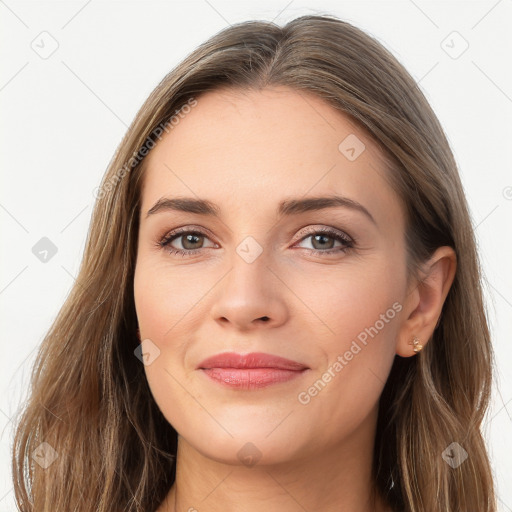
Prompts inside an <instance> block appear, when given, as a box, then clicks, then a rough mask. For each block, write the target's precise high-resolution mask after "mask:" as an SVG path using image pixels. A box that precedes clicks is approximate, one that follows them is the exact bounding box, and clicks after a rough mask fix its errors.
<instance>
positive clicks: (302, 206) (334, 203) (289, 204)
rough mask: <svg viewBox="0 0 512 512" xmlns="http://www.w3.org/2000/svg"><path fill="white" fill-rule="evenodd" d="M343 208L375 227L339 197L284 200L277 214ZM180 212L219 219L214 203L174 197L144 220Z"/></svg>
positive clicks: (162, 201)
mask: <svg viewBox="0 0 512 512" xmlns="http://www.w3.org/2000/svg"><path fill="white" fill-rule="evenodd" d="M335 207H344V208H350V209H352V210H355V211H358V212H361V213H363V214H364V215H365V216H366V217H368V219H370V220H371V221H372V222H373V224H375V225H377V222H375V219H374V218H373V216H372V214H371V213H370V212H369V211H368V210H367V209H366V208H365V207H364V206H363V205H362V204H360V203H358V202H357V201H354V200H353V199H350V198H348V197H343V196H339V195H333V196H327V197H309V198H307V199H286V200H284V201H281V202H280V203H279V206H278V208H277V213H278V214H279V216H282V215H286V216H289V215H298V214H301V213H305V212H311V211H318V210H323V209H326V208H335ZM170 210H171V211H180V212H187V213H195V214H198V215H207V216H212V217H220V212H221V210H220V208H219V206H218V205H216V204H215V203H212V202H211V201H208V200H206V199H195V198H192V197H176V198H174V199H169V198H167V197H162V198H160V199H159V200H158V201H157V202H156V203H155V204H154V205H153V206H152V207H151V208H150V209H149V211H148V213H147V215H146V218H147V217H149V216H150V215H154V214H155V213H158V212H164V211H170Z"/></svg>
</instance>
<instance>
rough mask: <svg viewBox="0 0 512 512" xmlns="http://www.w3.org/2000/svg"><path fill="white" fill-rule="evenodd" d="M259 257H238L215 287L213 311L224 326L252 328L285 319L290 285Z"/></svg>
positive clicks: (243, 328) (217, 320)
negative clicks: (252, 258)
mask: <svg viewBox="0 0 512 512" xmlns="http://www.w3.org/2000/svg"><path fill="white" fill-rule="evenodd" d="M260 258H261V259H260ZM260 258H258V259H257V260H256V261H253V262H252V263H247V262H246V261H244V260H243V259H241V258H238V260H237V258H235V259H234V260H235V261H234V262H233V266H232V268H231V269H230V270H229V271H228V273H227V275H225V277H224V278H223V279H222V280H221V282H220V283H219V284H218V286H217V287H216V294H215V296H214V304H213V306H212V310H211V314H212V316H213V318H214V320H215V321H216V322H218V323H220V324H221V326H223V327H226V326H228V325H231V326H232V327H234V328H236V329H237V330H238V331H250V330H254V329H258V328H259V329H261V328H262V327H265V328H271V327H277V326H279V325H281V324H283V323H284V322H286V320H287V318H288V309H287V306H286V302H285V295H286V290H287V288H286V286H285V285H284V284H283V282H282V281H281V280H280V279H279V278H278V276H277V275H276V272H275V271H274V270H273V269H271V268H270V267H269V266H268V265H267V261H266V260H264V258H262V257H260Z"/></svg>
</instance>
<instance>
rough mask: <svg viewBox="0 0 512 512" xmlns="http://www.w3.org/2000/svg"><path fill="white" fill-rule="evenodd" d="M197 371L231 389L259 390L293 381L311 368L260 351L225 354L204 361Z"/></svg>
mask: <svg viewBox="0 0 512 512" xmlns="http://www.w3.org/2000/svg"><path fill="white" fill-rule="evenodd" d="M197 369H198V370H201V371H202V372H203V373H204V374H205V375H207V376H208V377H209V378H210V379H212V380H214V381H216V382H218V383H220V384H223V385H226V386H229V387H232V388H237V389H259V388H263V387H266V386H269V385H271V384H277V383H280V382H286V381H289V380H291V379H294V378H295V377H298V376H300V375H303V374H304V373H305V372H306V371H307V370H308V369H309V368H308V367H307V366H306V365H304V364H302V363H299V362H297V361H292V360H291V359H285V358H283V357H279V356H275V355H271V354H264V353H261V352H252V353H250V354H237V353H235V352H223V353H221V354H217V355H215V356H212V357H209V358H207V359H205V360H204V361H202V362H201V363H200V364H199V365H198V366H197Z"/></svg>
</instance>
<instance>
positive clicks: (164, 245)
mask: <svg viewBox="0 0 512 512" xmlns="http://www.w3.org/2000/svg"><path fill="white" fill-rule="evenodd" d="M183 235H197V236H204V237H208V235H207V234H206V233H204V232H202V231H199V230H194V229H192V230H191V229H187V228H182V229H177V230H174V231H171V232H170V233H168V234H166V235H165V236H164V237H163V238H162V239H161V240H159V241H158V242H157V247H159V248H161V249H166V250H167V252H168V253H169V254H172V255H176V256H182V257H188V256H193V255H194V254H197V253H198V252H199V251H201V249H211V247H201V248H199V249H189V250H183V249H175V248H170V249H169V245H170V243H171V242H173V241H174V240H176V239H178V238H180V236H183ZM312 235H329V236H330V237H332V238H334V239H335V240H336V241H339V242H342V243H344V244H345V247H342V248H340V247H337V248H331V249H329V250H326V251H322V250H320V249H307V248H302V249H304V250H306V251H307V252H308V253H309V254H313V255H315V256H316V255H321V256H327V255H332V254H334V253H345V252H347V251H348V250H350V249H353V248H354V246H355V240H353V239H351V238H349V237H348V236H347V235H343V234H341V233H340V232H338V231H335V230H333V229H331V228H323V229H322V228H310V229H309V231H307V232H306V234H305V236H303V237H302V238H301V239H300V240H298V242H297V243H300V242H302V241H304V240H305V239H306V238H309V237H310V236H312Z"/></svg>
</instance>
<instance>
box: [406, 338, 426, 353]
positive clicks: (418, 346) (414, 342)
mask: <svg viewBox="0 0 512 512" xmlns="http://www.w3.org/2000/svg"><path fill="white" fill-rule="evenodd" d="M409 345H412V346H413V348H412V349H413V350H414V352H416V353H418V352H419V351H420V350H421V349H422V348H423V345H421V344H420V340H419V338H417V337H416V336H414V338H413V340H412V341H410V342H409Z"/></svg>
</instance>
